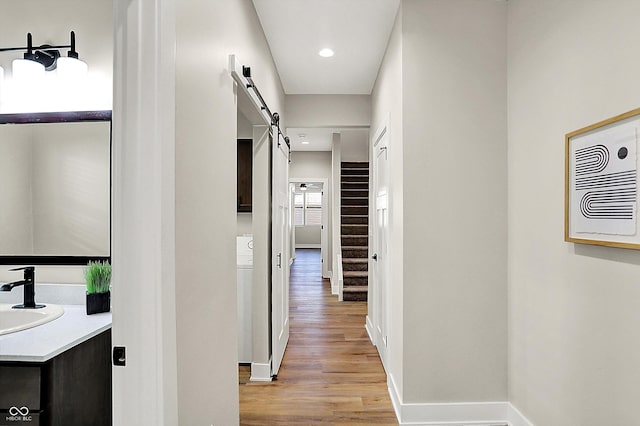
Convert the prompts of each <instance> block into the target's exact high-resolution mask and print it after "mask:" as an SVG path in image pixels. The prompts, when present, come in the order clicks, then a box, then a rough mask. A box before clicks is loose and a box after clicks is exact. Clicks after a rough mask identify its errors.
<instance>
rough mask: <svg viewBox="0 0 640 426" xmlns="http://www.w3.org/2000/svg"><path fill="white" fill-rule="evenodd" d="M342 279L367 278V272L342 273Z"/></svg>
mask: <svg viewBox="0 0 640 426" xmlns="http://www.w3.org/2000/svg"><path fill="white" fill-rule="evenodd" d="M342 276H343V277H344V278H369V272H367V271H344V272H343V273H342Z"/></svg>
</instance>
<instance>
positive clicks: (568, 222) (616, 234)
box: [565, 109, 640, 249]
mask: <svg viewBox="0 0 640 426" xmlns="http://www.w3.org/2000/svg"><path fill="white" fill-rule="evenodd" d="M639 137H640V109H637V110H634V111H630V112H628V113H625V114H622V115H620V116H617V117H614V118H611V119H609V120H605V121H602V122H600V123H596V124H594V125H592V126H588V127H585V128H584V129H580V130H577V131H575V132H572V133H569V134H567V135H566V138H565V143H566V169H567V170H566V176H565V241H570V242H576V243H585V244H597V245H605V246H613V247H623V248H635V249H638V248H640V235H639V232H638V220H637V204H638V155H637V152H638V149H637V145H638V139H639Z"/></svg>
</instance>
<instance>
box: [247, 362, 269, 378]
mask: <svg viewBox="0 0 640 426" xmlns="http://www.w3.org/2000/svg"><path fill="white" fill-rule="evenodd" d="M249 380H250V381H252V382H270V381H271V363H270V362H269V363H268V364H259V363H257V362H252V363H251V378H250V379H249Z"/></svg>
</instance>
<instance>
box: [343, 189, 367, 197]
mask: <svg viewBox="0 0 640 426" xmlns="http://www.w3.org/2000/svg"><path fill="white" fill-rule="evenodd" d="M341 195H342V197H368V196H369V191H365V190H352V191H345V190H342V194H341Z"/></svg>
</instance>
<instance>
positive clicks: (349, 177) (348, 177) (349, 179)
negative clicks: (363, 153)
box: [340, 175, 369, 183]
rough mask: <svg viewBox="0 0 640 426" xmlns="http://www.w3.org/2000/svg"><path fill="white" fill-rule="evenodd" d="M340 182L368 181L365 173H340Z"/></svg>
mask: <svg viewBox="0 0 640 426" xmlns="http://www.w3.org/2000/svg"><path fill="white" fill-rule="evenodd" d="M340 180H341V181H342V182H354V183H355V182H357V183H369V176H367V175H362V176H360V175H355V176H354V175H342V176H340Z"/></svg>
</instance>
